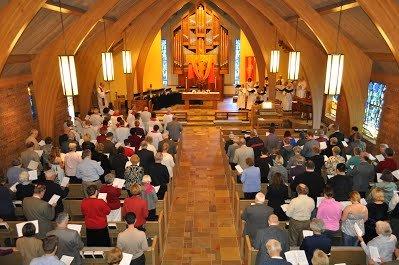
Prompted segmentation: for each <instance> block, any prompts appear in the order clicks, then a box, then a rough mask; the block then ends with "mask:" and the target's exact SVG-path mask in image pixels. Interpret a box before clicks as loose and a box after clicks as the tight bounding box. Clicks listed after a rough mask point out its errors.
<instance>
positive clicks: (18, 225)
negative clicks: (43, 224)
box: [15, 220, 39, 237]
mask: <svg viewBox="0 0 399 265" xmlns="http://www.w3.org/2000/svg"><path fill="white" fill-rule="evenodd" d="M27 223H32V224H34V225H35V228H36V232H35V233H36V234H37V233H39V221H38V220H34V221H28V222H22V223H18V224H16V225H15V227H16V228H17V235H18V237H21V236H23V235H22V227H24V225H25V224H27Z"/></svg>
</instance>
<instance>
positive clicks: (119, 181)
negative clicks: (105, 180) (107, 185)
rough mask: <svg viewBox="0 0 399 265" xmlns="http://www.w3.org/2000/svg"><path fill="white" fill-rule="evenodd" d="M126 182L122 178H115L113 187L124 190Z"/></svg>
mask: <svg viewBox="0 0 399 265" xmlns="http://www.w3.org/2000/svg"><path fill="white" fill-rule="evenodd" d="M125 181H126V180H124V179H120V178H115V179H114V182H112V186H113V187H115V188H118V189H122V188H123V186H124V185H125Z"/></svg>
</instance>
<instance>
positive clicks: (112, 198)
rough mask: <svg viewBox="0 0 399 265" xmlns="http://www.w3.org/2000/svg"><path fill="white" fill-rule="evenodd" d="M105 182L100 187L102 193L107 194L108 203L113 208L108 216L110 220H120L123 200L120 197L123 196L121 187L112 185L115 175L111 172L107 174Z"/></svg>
mask: <svg viewBox="0 0 399 265" xmlns="http://www.w3.org/2000/svg"><path fill="white" fill-rule="evenodd" d="M104 179H105V184H104V185H102V187H101V188H100V193H106V194H107V204H108V206H109V208H111V212H110V214H109V215H108V216H107V221H108V222H119V221H121V202H120V199H119V197H120V196H121V189H118V188H116V187H114V186H112V184H113V182H114V179H115V175H114V174H112V173H109V174H107V175H105V177H104Z"/></svg>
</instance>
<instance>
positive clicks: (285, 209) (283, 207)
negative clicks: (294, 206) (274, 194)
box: [280, 204, 288, 212]
mask: <svg viewBox="0 0 399 265" xmlns="http://www.w3.org/2000/svg"><path fill="white" fill-rule="evenodd" d="M280 207H281V209H283V211H284V212H286V211H287V210H288V204H283V205H281V206H280Z"/></svg>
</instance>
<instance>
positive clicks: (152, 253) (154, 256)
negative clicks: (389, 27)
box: [0, 236, 160, 265]
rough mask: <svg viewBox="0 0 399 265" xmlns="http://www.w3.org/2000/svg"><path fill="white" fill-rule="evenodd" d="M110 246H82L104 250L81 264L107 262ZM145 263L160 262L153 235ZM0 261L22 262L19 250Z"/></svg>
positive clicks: (8, 264)
mask: <svg viewBox="0 0 399 265" xmlns="http://www.w3.org/2000/svg"><path fill="white" fill-rule="evenodd" d="M111 249H112V248H110V247H84V248H83V250H82V251H104V256H105V258H104V259H83V264H107V261H106V252H108V251H110V250H111ZM144 255H145V264H146V265H159V264H160V252H159V240H158V237H156V236H155V237H154V238H153V241H152V245H151V246H150V248H149V249H148V250H147V251H146V252H145V253H144ZM0 263H2V264H7V265H20V264H22V257H21V253H20V252H19V251H16V252H14V253H12V254H11V255H7V256H0Z"/></svg>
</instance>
